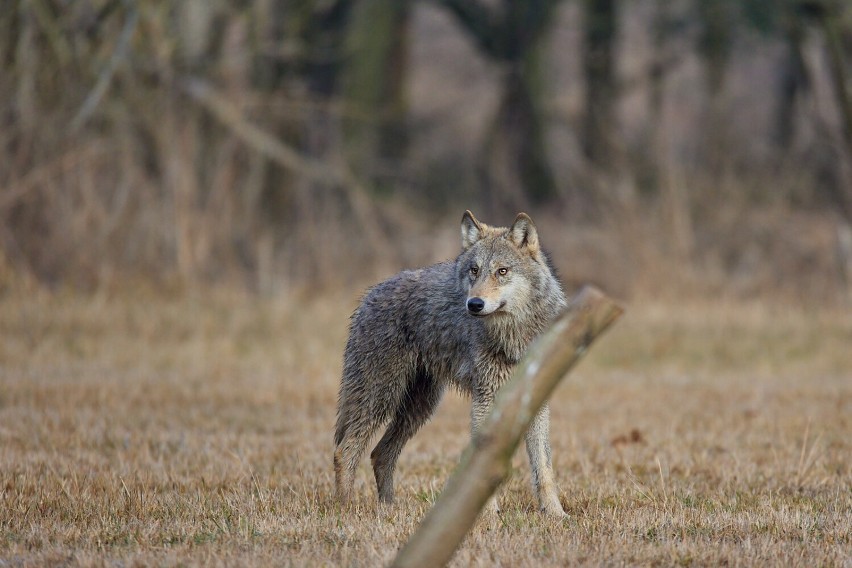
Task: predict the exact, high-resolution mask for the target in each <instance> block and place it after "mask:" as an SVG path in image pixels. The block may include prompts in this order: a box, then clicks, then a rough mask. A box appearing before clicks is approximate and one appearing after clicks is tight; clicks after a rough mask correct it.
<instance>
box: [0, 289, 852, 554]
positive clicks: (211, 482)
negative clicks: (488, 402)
mask: <svg viewBox="0 0 852 568" xmlns="http://www.w3.org/2000/svg"><path fill="white" fill-rule="evenodd" d="M355 296H356V293H351V294H345V295H338V296H335V295H332V296H328V297H323V298H318V299H302V298H287V299H284V298H282V299H274V300H272V299H258V298H253V297H247V296H238V295H232V294H226V293H203V294H197V295H195V294H182V295H179V296H172V297H168V296H163V295H158V294H152V293H146V292H143V291H139V292H131V291H125V292H122V293H121V295H119V296H111V295H104V296H97V295H96V296H89V297H77V296H73V295H64V294H61V293H46V292H40V291H34V290H29V291H9V290H7V291H6V292H5V295H3V296H0V566H36V565H83V566H87V565H111V566H112V565H115V566H132V565H164V566H170V565H204V566H217V565H231V566H234V565H241V566H242V565H272V564H274V565H282V564H283V565H297V566H303V565H304V566H314V565H356V566H376V565H381V564H383V563H387V562H388V561H389V560H390V559H391V558H393V556H394V554H395V552H396V550H397V549H398V547H399V546H400V544H401V543H403V542H404V541H405V539H406V537H407V536H408V535H409V534H410V533H411V531H412V530H413V529H414V528H415V526H416V525H417V522H418V520H419V519H420V518H421V517H422V515H423V514H424V512H425V511H426V510H427V509H428V507H429V506H430V504H431V503H432V502H433V501H434V499H435V498H436V495H437V494H438V492H439V491H440V488H441V486H442V484H443V482H444V481H445V480H446V478H447V477H448V475H449V474H450V471H451V470H452V468H453V466H454V464H455V463H456V461H457V459H458V457H459V455H460V452H461V451H462V449H463V447H464V445H465V444H466V443H467V437H468V433H467V432H468V406H467V403H466V402H465V401H464V400H462V399H461V398H459V397H458V396H456V395H455V394H450V395H448V396H447V398H446V400H445V401H444V404H443V405H442V407H441V409H440V411H439V413H438V415H437V416H436V417H435V419H434V420H433V421H432V422H431V423H430V424H429V425H428V426H426V427H425V428H424V430H423V431H421V432H420V433H419V434H418V435H417V436H416V437H415V438H414V439H413V440H412V442H411V443H410V444H409V445H408V446H407V447H406V449H405V450H404V452H403V454H402V457H401V459H400V464H399V469H398V471H397V478H396V479H397V504H396V505H395V506H394V507H392V508H382V507H378V506H377V504H376V494H375V488H374V487H373V482H372V476H371V472H370V471H369V467H368V462H367V460H366V459H365V460H364V462H363V464H362V467H361V469H360V471H359V478H358V482H357V485H356V490H357V494H358V498H357V501H356V504H355V506H354V508H353V510H350V511H346V512H341V511H339V510H338V508H337V507H336V506H335V503H334V500H333V498H332V494H333V480H332V475H331V474H332V469H331V455H332V427H333V421H334V412H335V399H336V389H337V382H338V375H339V371H340V366H341V361H340V359H341V352H342V347H343V342H344V341H345V335H346V325H347V323H348V315H349V313H350V312H351V310H352V309H353V308H354V305H355V301H356V297H355ZM628 310H629V311H628V313H627V314H626V316H625V317H624V318H623V319H622V321H620V322H619V323H618V324H617V325H616V326H615V327H614V328H613V329H612V330H611V331H610V332H609V333H608V334H606V335H605V336H604V337H603V338H602V339H601V340H600V341H599V343H597V344H596V345H595V346H594V348H593V349H592V350H591V352H590V354H589V356H588V358H587V359H586V360H584V361H583V362H581V364H580V365H579V366H578V368H577V369H576V370H575V371H574V372H573V373H572V374H571V375H570V376H569V377H568V379H567V380H566V381H565V382H564V383H563V384H562V385H561V386H560V387H559V389H558V390H557V392H556V394H555V395H554V400H553V403H552V404H553V413H552V414H553V436H552V438H553V445H554V461H555V467H556V472H557V480H558V483H559V484H560V489H561V497H562V502H563V504H564V506H565V508H566V510H567V511H568V512H569V513H570V518H568V519H565V520H563V521H552V520H549V519H546V518H543V517H541V516H540V515H539V514H538V513H537V512H536V510H535V500H534V497H533V495H532V494H531V492H530V490H529V487H528V483H529V470H528V466H527V464H526V463H525V462H526V459H525V455H524V453H523V452H519V454H518V455H517V456H516V458H515V471H514V474H513V477H512V479H511V480H510V481H509V482H508V483H507V485H506V487H505V488H504V489H503V498H502V504H503V509H504V511H503V513H502V514H501V516H500V518H499V520H497V521H495V522H485V521H480V522H479V523H478V525H477V526H476V527H475V529H474V531H473V532H472V534H471V535H470V536H469V537H468V539H467V540H466V541H465V543H464V544H463V546H462V548H461V549H460V550H459V552H458V553H457V555H456V556H455V558H454V560H453V564H454V565H456V566H468V565H474V566H492V565H502V566H539V565H541V566H547V565H565V564H568V565H577V564H582V565H601V564H603V565H631V566H632V565H685V566H687V565H714V566H715V565H742V566H751V565H779V566H846V567H849V566H852V313H850V311H849V310H848V309H846V310H826V309H819V310H813V311H811V310H805V309H803V308H797V307H789V306H783V305H771V304H747V305H741V304H687V305H681V304H669V305H665V304H662V303H655V304H651V305H644V304H642V303H639V302H635V303H633V304H632V305H628Z"/></svg>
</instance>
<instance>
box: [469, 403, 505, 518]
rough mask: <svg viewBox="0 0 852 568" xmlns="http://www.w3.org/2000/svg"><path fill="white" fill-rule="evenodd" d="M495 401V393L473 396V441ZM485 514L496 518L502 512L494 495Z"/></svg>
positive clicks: (486, 505) (471, 427)
mask: <svg viewBox="0 0 852 568" xmlns="http://www.w3.org/2000/svg"><path fill="white" fill-rule="evenodd" d="M493 401H494V395H493V393H475V394H474V395H473V406H472V407H471V409H470V435H471V439H472V440H475V439H476V434H477V432H478V431H479V427H480V426H481V425H482V423H483V422H484V420H485V417H486V416H488V413H489V412H490V411H491V405H492V402H493ZM483 512H484V513H485V514H486V515H490V516H496V515H497V513H498V512H500V507H499V505H498V504H497V497H496V495H492V496H491V498H490V499H488V503H486V504H485V507H484V508H483Z"/></svg>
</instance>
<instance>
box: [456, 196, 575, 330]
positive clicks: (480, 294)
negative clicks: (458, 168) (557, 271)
mask: <svg viewBox="0 0 852 568" xmlns="http://www.w3.org/2000/svg"><path fill="white" fill-rule="evenodd" d="M461 235H462V253H461V255H460V256H459V258H458V260H457V261H456V269H457V270H458V278H459V280H460V281H461V284H462V287H463V288H466V289H467V290H468V294H467V303H466V308H467V311H468V313H469V314H471V315H473V316H477V317H485V316H490V315H492V314H504V315H513V316H516V317H520V318H523V317H525V316H527V315H530V314H531V313H532V312H535V311H537V310H538V309H539V308H540V307H541V304H542V303H545V304H550V303H551V301H552V300H553V301H557V300H558V299H557V298H552V296H554V295H558V296H559V297H560V298H561V297H562V293H561V288H560V286H559V284H558V282H557V281H556V279H555V277H554V276H553V273H552V272H551V270H550V267H549V265H548V263H547V260H546V258H545V255H544V253H543V252H542V250H541V247H540V245H539V240H538V231H536V228H535V224H534V223H533V222H532V219H530V217H529V216H528V215H527V214H526V213H519V214H518V216H517V217H516V218H515V221H514V223H512V226H511V227H509V228H508V229H506V228H505V227H490V226H488V225H486V224H485V223H481V222H479V221H477V220H476V218H475V217H474V216H473V214H472V213H471V212H470V211H465V214H464V216H463V217H462V222H461Z"/></svg>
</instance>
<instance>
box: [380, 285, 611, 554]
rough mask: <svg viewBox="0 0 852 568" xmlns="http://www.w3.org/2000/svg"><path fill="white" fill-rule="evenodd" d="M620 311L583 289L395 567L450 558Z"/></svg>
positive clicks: (498, 406)
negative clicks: (547, 407) (559, 391)
mask: <svg viewBox="0 0 852 568" xmlns="http://www.w3.org/2000/svg"><path fill="white" fill-rule="evenodd" d="M622 313H623V309H622V308H621V307H620V306H619V305H618V304H616V303H615V302H614V301H613V300H611V299H610V298H608V297H607V296H605V295H604V294H603V293H602V292H600V291H599V290H597V289H596V288H594V287H590V286H587V287H585V288H583V289H582V290H581V291H580V293H579V294H578V295H577V297H576V298H575V299H574V301H573V302H572V303H571V305H570V306H569V308H568V310H566V313H565V314H563V315H562V316H561V317H560V318H559V319H558V320H557V321H556V323H555V324H554V325H553V326H552V327H551V328H550V329H549V330H548V331H547V332H545V333H544V335H542V336H541V337H540V338H539V339H538V340H537V341H535V342H534V343H533V345H532V346H531V347H530V350H529V352H528V353H527V355H526V356H525V357H524V358H523V360H522V361H521V362H520V364H519V365H518V368H517V369H516V370H515V372H514V374H513V375H512V379H511V380H510V381H509V382H508V383H506V384H505V385H504V386H503V387H501V389H500V391H499V393H498V394H497V398H496V400H495V401H494V408H493V409H492V410H491V413H490V414H489V415H488V417H487V418H486V419H485V423H484V424H483V425H482V427H481V429H480V431H479V433H478V434H477V436H476V437H475V438H474V440H473V441H472V442H471V445H470V446H469V447H468V448H467V450H466V451H465V453H464V455H463V456H462V459H461V463H460V464H459V466H458V468H456V471H455V472H454V473H453V475H452V476H451V477H450V480H449V481H448V482H447V485H446V487H445V488H444V491H443V492H442V493H441V496H440V497H439V498H438V501H437V502H436V503H435V505H434V507H432V509H431V510H430V511H429V512H428V513H427V514H426V517H425V518H424V519H423V522H422V523H421V524H420V527H418V529H417V530H416V531H415V532H414V534H413V535H412V536H411V538H410V539H409V540H408V543H407V544H406V545H405V547H403V549H402V550H401V551H400V553H399V554H398V555H397V557H396V559H395V560H394V562H393V564H392V566H395V567H402V566H405V567H409V566H424V567H427V566H428V567H431V566H442V565H444V564H446V563H447V562H448V561H449V560H450V558H451V557H452V555H453V553H454V552H455V550H456V548H458V546H459V544H460V543H461V541H462V540H463V539H464V537H465V535H466V534H467V533H468V531H469V530H470V528H471V527H472V526H473V523H474V522H475V521H476V518H477V516H478V515H479V512H480V511H481V510H482V507H483V506H484V505H485V503H486V502H487V501H488V498H489V497H491V495H492V494H493V493H494V491H495V490H496V489H497V487H498V486H499V485H500V484H501V483H502V482H503V480H504V479H505V478H506V476H507V474H508V472H509V468H510V464H511V460H512V455H513V454H514V453H515V448H517V446H518V443H519V442H520V440H521V438H522V437H523V436H524V434H525V433H526V431H527V428H528V427H529V424H530V421H532V419H533V417H535V415H536V413H537V412H538V410H539V409H540V408H541V406H542V405H543V404H544V403H545V401H547V399H548V398H549V397H550V395H551V393H552V392H553V389H554V388H555V387H556V385H557V384H559V381H560V380H561V379H562V377H564V376H565V374H566V373H567V372H568V370H569V369H570V368H571V367H572V366H573V365H574V364H575V363H576V362H577V361H578V360H579V359H580V357H581V356H582V355H583V354H584V353H585V352H586V349H587V348H588V347H589V345H590V344H591V343H592V342H593V341H594V340H595V338H597V337H598V336H599V335H600V334H601V333H603V331H604V330H606V329H607V328H608V327H609V326H610V324H612V323H613V322H614V321H615V320H616V319H618V318H619V316H621V314H622Z"/></svg>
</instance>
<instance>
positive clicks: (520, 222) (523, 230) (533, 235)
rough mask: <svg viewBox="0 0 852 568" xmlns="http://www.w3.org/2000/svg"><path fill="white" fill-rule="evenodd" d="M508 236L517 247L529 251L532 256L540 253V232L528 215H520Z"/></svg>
mask: <svg viewBox="0 0 852 568" xmlns="http://www.w3.org/2000/svg"><path fill="white" fill-rule="evenodd" d="M507 236H508V237H509V240H510V241H512V243H514V245H515V246H516V247H518V248H526V249H529V251H530V252H531V253H532V254H537V253H538V250H539V246H538V231H536V229H535V223H533V222H532V219H530V216H529V215H527V214H526V213H518V216H517V217H515V222H514V223H512V227H511V228H510V229H509V233H508V235H507Z"/></svg>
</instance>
